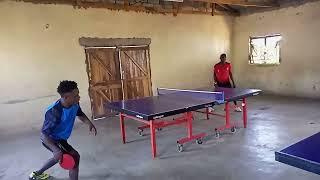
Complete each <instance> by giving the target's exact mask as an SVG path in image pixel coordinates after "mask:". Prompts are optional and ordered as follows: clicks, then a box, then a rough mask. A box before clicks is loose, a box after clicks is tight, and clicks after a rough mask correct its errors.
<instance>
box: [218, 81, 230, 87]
mask: <svg viewBox="0 0 320 180" xmlns="http://www.w3.org/2000/svg"><path fill="white" fill-rule="evenodd" d="M217 86H218V87H224V88H232V86H231V83H230V81H228V82H217Z"/></svg>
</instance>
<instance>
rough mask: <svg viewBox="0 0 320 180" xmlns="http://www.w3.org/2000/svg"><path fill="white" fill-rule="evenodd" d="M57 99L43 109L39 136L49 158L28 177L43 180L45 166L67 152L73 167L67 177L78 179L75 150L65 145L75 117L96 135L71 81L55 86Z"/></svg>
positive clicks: (72, 179)
mask: <svg viewBox="0 0 320 180" xmlns="http://www.w3.org/2000/svg"><path fill="white" fill-rule="evenodd" d="M57 91H58V93H59V94H60V96H61V98H60V99H59V100H57V101H56V102H54V103H53V104H52V105H50V106H49V107H48V108H47V111H46V113H45V118H44V123H43V126H42V130H41V136H40V139H41V141H42V143H43V145H44V146H45V147H46V148H48V149H49V150H50V151H51V152H52V153H53V157H52V158H51V159H49V160H48V161H47V162H46V163H45V164H44V165H43V166H42V167H41V168H40V169H39V170H38V171H34V172H32V173H31V174H30V175H29V180H38V179H47V178H48V177H49V175H48V174H46V173H44V172H45V171H46V170H47V169H49V168H51V167H52V166H54V165H55V164H57V163H58V162H59V161H60V159H61V158H62V155H63V152H68V153H69V154H70V155H72V156H73V158H74V160H75V167H74V168H73V169H71V170H69V177H70V179H71V180H78V174H79V160H80V155H79V153H78V152H77V151H76V150H75V149H74V148H73V147H72V146H71V145H69V144H68V142H67V139H68V138H69V137H70V135H71V132H72V129H73V125H74V121H75V118H76V116H78V118H79V119H80V120H81V121H82V122H84V123H85V124H88V125H89V130H90V132H93V133H94V135H97V130H96V128H95V126H94V125H93V124H92V122H91V121H90V120H89V119H88V117H87V116H86V115H85V114H84V113H83V112H82V110H81V108H80V106H79V100H80V96H79V90H78V87H77V83H76V82H74V81H67V80H65V81H61V82H60V84H59V86H58V88H57Z"/></svg>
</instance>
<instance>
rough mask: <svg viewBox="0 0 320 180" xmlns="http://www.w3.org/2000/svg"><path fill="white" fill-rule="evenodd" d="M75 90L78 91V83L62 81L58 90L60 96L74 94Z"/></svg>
mask: <svg viewBox="0 0 320 180" xmlns="http://www.w3.org/2000/svg"><path fill="white" fill-rule="evenodd" d="M75 89H78V84H77V83H76V82H74V81H69V80H63V81H60V84H59V86H58V88H57V92H58V93H59V94H60V95H63V94H64V93H68V92H72V91H73V90H75Z"/></svg>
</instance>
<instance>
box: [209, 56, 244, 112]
mask: <svg viewBox="0 0 320 180" xmlns="http://www.w3.org/2000/svg"><path fill="white" fill-rule="evenodd" d="M226 60H227V55H226V54H221V55H220V62H219V63H217V64H215V65H214V68H213V79H214V85H215V86H218V87H225V88H232V87H233V88H235V87H236V85H235V83H234V80H233V76H232V72H231V64H230V63H228V62H226ZM230 79H231V81H232V84H233V86H232V85H231V83H230ZM234 105H235V111H237V112H241V111H242V110H241V108H240V107H239V106H237V102H236V101H234Z"/></svg>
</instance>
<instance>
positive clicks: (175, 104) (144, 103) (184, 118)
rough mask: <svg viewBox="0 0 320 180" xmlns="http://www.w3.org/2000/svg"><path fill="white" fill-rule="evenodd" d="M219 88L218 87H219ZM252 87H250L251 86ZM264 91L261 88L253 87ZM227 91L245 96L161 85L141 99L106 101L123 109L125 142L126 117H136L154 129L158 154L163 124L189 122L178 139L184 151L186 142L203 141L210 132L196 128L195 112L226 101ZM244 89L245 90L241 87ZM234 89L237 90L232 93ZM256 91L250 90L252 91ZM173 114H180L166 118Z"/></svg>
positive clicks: (123, 137) (153, 144)
mask: <svg viewBox="0 0 320 180" xmlns="http://www.w3.org/2000/svg"><path fill="white" fill-rule="evenodd" d="M217 90H218V89H217ZM249 91H250V90H249ZM252 91H256V92H260V90H252ZM225 92H227V93H229V94H228V95H227V97H229V99H232V98H231V96H233V97H242V96H245V95H243V94H236V93H239V92H238V91H232V92H231V93H230V92H229V91H228V90H226V89H224V90H223V91H222V89H220V91H216V90H215V89H211V90H183V89H169V88H158V89H157V93H158V95H156V96H151V97H144V98H138V99H129V100H121V101H117V102H110V103H106V108H108V109H111V110H114V111H117V112H119V117H120V118H119V119H120V129H121V135H122V142H123V143H126V133H125V124H124V119H125V117H126V118H127V119H132V120H136V121H139V122H142V123H144V124H145V125H144V126H141V127H138V129H140V130H143V129H144V128H149V129H150V138H151V151H152V157H153V158H155V157H156V152H157V150H156V138H155V135H156V130H157V129H161V128H163V127H167V126H172V125H177V124H183V123H185V124H186V129H187V137H184V138H181V139H179V140H177V147H178V151H179V152H181V151H183V144H184V143H187V142H190V141H194V140H195V141H196V143H197V144H202V139H203V137H205V136H206V135H207V134H206V133H198V134H193V132H192V121H193V112H194V111H197V110H200V109H207V108H209V107H213V106H215V105H219V104H223V103H225V102H226V101H225V94H224V93H225ZM240 92H243V91H240ZM232 93H233V94H232ZM252 93H253V92H251V91H250V94H252ZM173 115H180V116H179V117H178V118H176V117H175V118H174V119H172V120H165V119H163V118H165V117H168V116H173Z"/></svg>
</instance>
